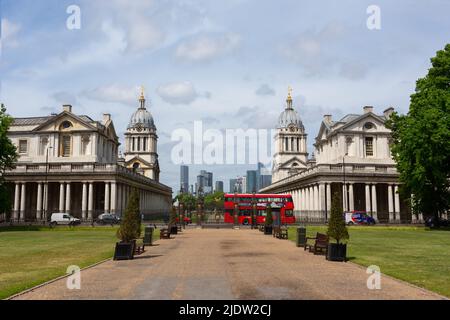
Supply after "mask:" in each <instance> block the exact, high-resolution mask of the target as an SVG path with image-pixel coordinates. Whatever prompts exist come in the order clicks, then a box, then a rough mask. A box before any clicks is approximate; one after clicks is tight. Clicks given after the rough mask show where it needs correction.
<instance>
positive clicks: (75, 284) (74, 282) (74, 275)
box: [66, 266, 81, 290]
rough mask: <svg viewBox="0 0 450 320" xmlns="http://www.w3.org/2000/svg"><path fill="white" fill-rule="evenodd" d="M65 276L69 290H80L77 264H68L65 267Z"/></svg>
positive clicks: (79, 271) (79, 272) (79, 274)
mask: <svg viewBox="0 0 450 320" xmlns="http://www.w3.org/2000/svg"><path fill="white" fill-rule="evenodd" d="M66 273H67V274H69V276H68V277H67V281H66V286H67V289H69V290H81V269H80V267H79V266H69V267H67V271H66Z"/></svg>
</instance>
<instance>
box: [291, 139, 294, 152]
mask: <svg viewBox="0 0 450 320" xmlns="http://www.w3.org/2000/svg"><path fill="white" fill-rule="evenodd" d="M291 151H294V138H291Z"/></svg>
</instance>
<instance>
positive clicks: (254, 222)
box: [252, 190, 257, 229]
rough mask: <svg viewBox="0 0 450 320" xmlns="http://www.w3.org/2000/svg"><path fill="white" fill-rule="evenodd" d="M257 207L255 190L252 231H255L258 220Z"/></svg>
mask: <svg viewBox="0 0 450 320" xmlns="http://www.w3.org/2000/svg"><path fill="white" fill-rule="evenodd" d="M256 206H257V202H256V192H255V190H253V198H252V207H253V211H252V229H255V227H256V219H257V214H256Z"/></svg>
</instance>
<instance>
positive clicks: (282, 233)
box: [273, 227, 288, 239]
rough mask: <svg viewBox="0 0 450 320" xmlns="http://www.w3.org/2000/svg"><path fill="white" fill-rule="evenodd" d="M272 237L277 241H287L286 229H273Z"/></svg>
mask: <svg viewBox="0 0 450 320" xmlns="http://www.w3.org/2000/svg"><path fill="white" fill-rule="evenodd" d="M273 236H274V237H276V238H278V239H287V238H288V229H287V228H285V227H273Z"/></svg>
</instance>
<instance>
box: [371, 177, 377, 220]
mask: <svg viewBox="0 0 450 320" xmlns="http://www.w3.org/2000/svg"><path fill="white" fill-rule="evenodd" d="M371 212H372V218H374V219H375V221H378V216H377V212H378V210H377V186H376V184H372V211H371Z"/></svg>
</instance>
